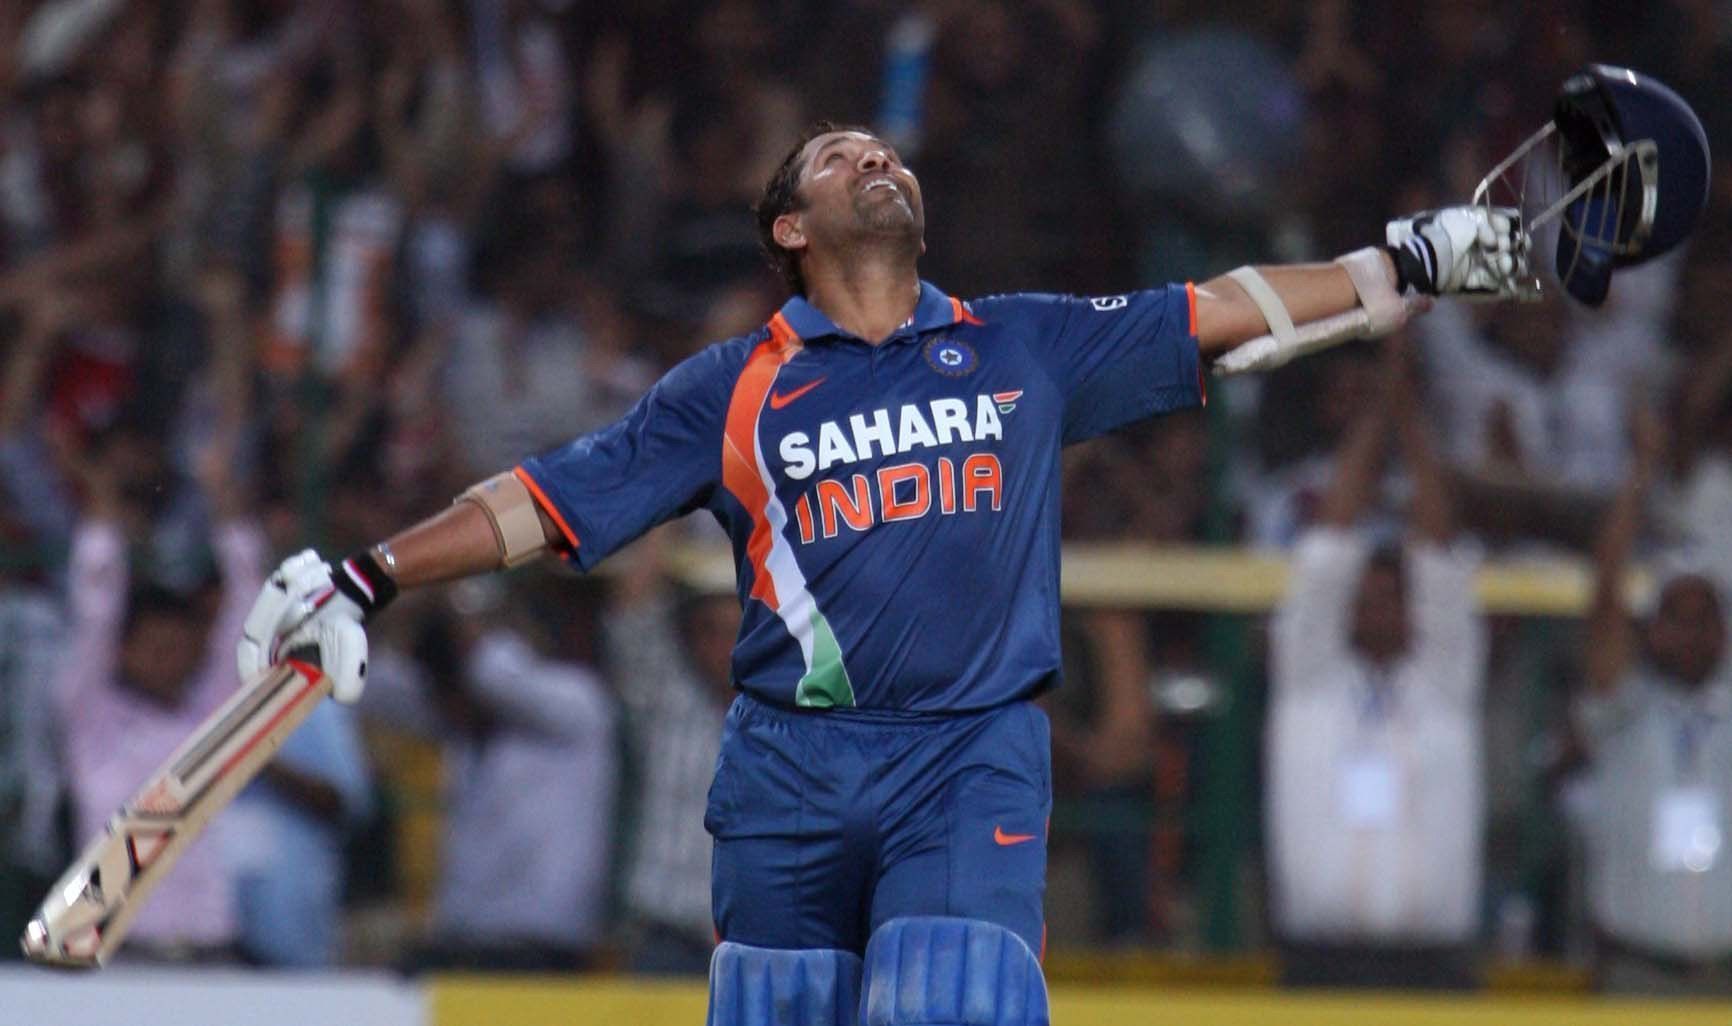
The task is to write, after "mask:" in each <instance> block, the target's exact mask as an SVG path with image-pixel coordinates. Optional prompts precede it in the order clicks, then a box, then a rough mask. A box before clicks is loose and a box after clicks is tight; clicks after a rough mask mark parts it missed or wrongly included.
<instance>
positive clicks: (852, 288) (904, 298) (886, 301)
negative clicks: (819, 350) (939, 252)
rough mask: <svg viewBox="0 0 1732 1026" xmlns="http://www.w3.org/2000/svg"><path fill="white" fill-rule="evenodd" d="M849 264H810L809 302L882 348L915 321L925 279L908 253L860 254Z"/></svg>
mask: <svg viewBox="0 0 1732 1026" xmlns="http://www.w3.org/2000/svg"><path fill="white" fill-rule="evenodd" d="M854 257H855V258H854V259H852V260H850V261H848V262H846V263H826V262H824V261H820V260H809V261H807V265H806V267H805V268H804V270H805V274H806V301H807V302H809V303H811V304H812V305H813V306H815V307H817V308H818V309H819V310H821V311H823V313H824V316H826V317H828V318H830V321H831V323H833V324H835V325H836V327H838V328H841V329H842V330H843V331H846V332H848V333H849V334H850V335H853V336H855V337H857V338H861V339H864V340H865V341H867V342H870V343H872V344H873V345H877V344H878V343H880V342H882V341H884V340H885V339H887V338H889V337H890V335H891V333H892V332H894V331H895V330H896V329H897V328H900V327H901V326H902V325H903V324H905V323H907V321H908V319H909V318H910V317H913V316H914V307H915V304H917V303H918V302H919V301H920V275H919V274H918V273H917V272H916V271H915V269H914V262H913V261H912V260H909V259H907V257H906V256H905V255H903V254H899V253H898V254H891V253H888V252H883V251H878V252H868V253H863V254H861V253H856V254H854Z"/></svg>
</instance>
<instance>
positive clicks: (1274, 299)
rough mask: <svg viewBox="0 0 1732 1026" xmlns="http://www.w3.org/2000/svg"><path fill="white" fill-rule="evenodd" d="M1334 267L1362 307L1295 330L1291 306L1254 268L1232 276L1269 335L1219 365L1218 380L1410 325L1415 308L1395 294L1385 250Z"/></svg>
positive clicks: (1352, 256)
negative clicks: (1343, 272) (1338, 268)
mask: <svg viewBox="0 0 1732 1026" xmlns="http://www.w3.org/2000/svg"><path fill="white" fill-rule="evenodd" d="M1335 262H1336V263H1337V264H1339V265H1341V267H1342V268H1344V269H1345V270H1346V271H1347V276H1348V278H1349V279H1350V280H1351V281H1352V282H1353V291H1354V292H1355V293H1356V294H1357V295H1358V296H1359V305H1358V306H1356V307H1354V308H1353V309H1351V310H1346V311H1343V312H1342V313H1338V314H1335V315H1333V316H1331V317H1324V318H1321V319H1319V320H1315V321H1310V322H1308V323H1305V324H1298V325H1295V324H1294V323H1293V318H1292V317H1291V316H1290V315H1289V314H1288V313H1287V304H1285V303H1283V302H1282V301H1281V297H1280V295H1279V294H1278V293H1276V291H1275V290H1274V289H1273V288H1272V287H1270V285H1269V283H1268V282H1267V281H1264V280H1263V276H1262V275H1261V274H1259V273H1257V270H1256V269H1255V268H1253V267H1240V268H1238V269H1236V270H1234V271H1231V272H1229V275H1228V276H1229V277H1231V278H1232V279H1233V280H1234V281H1235V282H1238V283H1239V287H1240V288H1242V289H1244V290H1245V293H1246V294H1247V295H1249V296H1250V297H1251V302H1253V303H1255V304H1257V309H1258V310H1260V311H1262V313H1263V320H1264V322H1265V323H1267V324H1268V325H1269V334H1267V335H1263V336H1261V337H1259V338H1254V339H1251V340H1250V341H1249V342H1246V343H1244V344H1243V345H1240V346H1239V347H1237V348H1235V349H1234V350H1232V351H1231V352H1229V353H1226V354H1225V355H1223V356H1221V357H1220V358H1219V359H1217V360H1216V361H1215V373H1216V374H1239V373H1242V372H1244V371H1266V370H1273V369H1275V368H1276V367H1279V366H1281V365H1282V364H1284V363H1286V362H1287V361H1289V360H1291V359H1293V358H1294V357H1298V356H1304V355H1305V354H1307V353H1314V352H1316V351H1317V350H1319V349H1327V348H1329V347H1330V346H1335V345H1340V344H1341V343H1343V342H1348V341H1352V340H1353V339H1360V338H1378V337H1380V336H1383V335H1387V334H1389V333H1390V332H1391V331H1394V330H1395V329H1396V328H1398V327H1400V326H1401V324H1402V323H1403V322H1404V321H1406V320H1407V316H1408V314H1409V313H1410V312H1411V311H1412V306H1411V305H1410V304H1409V303H1408V301H1407V300H1405V299H1404V298H1402V296H1401V295H1400V294H1398V293H1397V292H1396V291H1395V284H1394V282H1392V281H1391V280H1390V275H1389V270H1388V265H1387V264H1386V262H1385V258H1384V256H1383V253H1382V251H1381V250H1378V249H1375V248H1370V247H1368V248H1366V249H1358V250H1354V251H1353V252H1351V253H1348V254H1346V255H1345V256H1338V257H1336V258H1335Z"/></svg>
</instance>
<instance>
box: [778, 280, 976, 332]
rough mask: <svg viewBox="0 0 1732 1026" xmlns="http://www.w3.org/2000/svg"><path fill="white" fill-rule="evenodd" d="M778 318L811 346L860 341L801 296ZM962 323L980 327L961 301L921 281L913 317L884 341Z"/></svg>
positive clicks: (783, 306) (783, 309)
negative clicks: (831, 341)
mask: <svg viewBox="0 0 1732 1026" xmlns="http://www.w3.org/2000/svg"><path fill="white" fill-rule="evenodd" d="M780 316H781V318H782V320H783V321H785V322H786V323H787V325H788V327H789V328H791V329H793V332H794V334H795V335H798V336H799V337H800V340H801V341H803V342H813V341H816V340H818V339H821V338H826V337H832V338H840V339H851V340H853V341H859V339H857V338H856V337H855V336H853V335H850V334H849V333H848V332H846V331H843V330H842V329H841V328H838V327H836V324H835V322H833V321H831V320H830V318H829V317H826V316H825V315H824V313H823V312H822V311H820V310H819V309H818V308H817V307H815V306H813V305H812V304H811V303H808V302H807V301H806V297H804V296H794V297H792V298H791V299H789V300H788V301H787V302H786V303H784V304H782V312H781V314H780ZM962 321H971V322H974V323H979V322H978V321H975V320H974V315H973V314H971V313H969V312H968V307H966V306H964V305H963V303H962V301H961V300H960V299H956V298H954V297H952V296H949V295H946V294H945V293H944V292H943V291H942V290H941V289H939V288H938V286H936V285H934V284H932V283H931V282H929V281H924V280H922V281H921V283H920V299H919V300H918V301H916V302H915V304H914V316H913V317H911V318H909V320H908V323H906V324H904V325H902V327H900V328H897V329H896V331H895V332H894V333H893V334H891V336H890V337H889V338H888V339H885V341H886V342H894V341H896V340H898V339H902V338H914V337H916V336H918V335H920V334H921V333H922V332H927V331H934V330H936V329H938V328H948V327H950V326H951V325H953V324H957V323H960V322H962Z"/></svg>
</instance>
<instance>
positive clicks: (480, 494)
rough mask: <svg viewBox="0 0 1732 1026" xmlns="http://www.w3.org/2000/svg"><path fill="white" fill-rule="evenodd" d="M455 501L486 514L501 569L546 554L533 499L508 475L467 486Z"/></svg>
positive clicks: (545, 537)
mask: <svg viewBox="0 0 1732 1026" xmlns="http://www.w3.org/2000/svg"><path fill="white" fill-rule="evenodd" d="M456 501H457V502H473V503H475V504H476V505H477V506H480V507H481V511H482V512H483V513H486V514H487V522H488V523H489V524H492V525H493V537H494V539H495V540H497V541H498V542H499V553H500V563H499V565H500V566H501V567H504V568H506V569H509V568H511V567H514V566H517V565H519V564H522V563H527V562H529V561H530V560H532V559H534V558H535V557H537V556H539V555H541V554H542V553H543V552H546V551H547V535H546V533H545V532H543V531H542V529H541V515H540V514H539V513H537V512H536V509H535V498H534V497H533V496H531V495H530V494H529V489H528V488H527V487H525V486H524V484H523V482H522V481H520V480H518V478H517V475H516V474H514V473H512V472H511V471H509V470H508V471H505V472H504V473H501V474H495V475H493V476H492V477H490V478H488V479H487V480H485V481H482V482H480V483H479V484H473V485H470V486H469V487H468V488H467V489H465V490H464V492H463V494H462V495H459V496H458V497H457V499H456Z"/></svg>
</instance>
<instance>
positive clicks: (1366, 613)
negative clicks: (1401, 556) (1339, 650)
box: [1353, 562, 1408, 664]
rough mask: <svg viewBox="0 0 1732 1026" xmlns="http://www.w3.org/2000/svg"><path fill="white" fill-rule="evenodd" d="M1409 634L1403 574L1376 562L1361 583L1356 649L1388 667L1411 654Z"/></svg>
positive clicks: (1355, 616) (1355, 614) (1356, 607)
mask: <svg viewBox="0 0 1732 1026" xmlns="http://www.w3.org/2000/svg"><path fill="white" fill-rule="evenodd" d="M1407 631H1408V628H1407V594H1406V589H1405V588H1404V587H1403V586H1402V579H1401V570H1400V569H1399V568H1398V567H1396V566H1393V565H1390V564H1387V563H1382V562H1374V563H1372V564H1371V565H1369V566H1368V567H1366V569H1365V574H1364V576H1363V577H1361V578H1360V580H1359V596H1358V600H1357V601H1356V602H1355V603H1354V609H1353V645H1354V647H1355V648H1357V649H1358V650H1359V651H1360V653H1361V654H1362V655H1364V656H1365V657H1366V658H1368V659H1370V660H1371V661H1372V662H1374V663H1380V664H1387V663H1390V662H1393V661H1394V660H1396V659H1398V658H1400V656H1401V655H1402V654H1403V653H1405V652H1406V651H1407Z"/></svg>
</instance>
